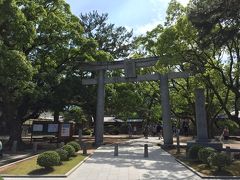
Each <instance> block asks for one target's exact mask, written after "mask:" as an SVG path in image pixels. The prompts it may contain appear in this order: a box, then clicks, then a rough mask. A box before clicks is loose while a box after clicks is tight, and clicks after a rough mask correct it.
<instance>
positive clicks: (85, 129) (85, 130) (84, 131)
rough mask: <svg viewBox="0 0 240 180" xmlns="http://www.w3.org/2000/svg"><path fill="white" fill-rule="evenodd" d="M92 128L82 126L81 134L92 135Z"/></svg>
mask: <svg viewBox="0 0 240 180" xmlns="http://www.w3.org/2000/svg"><path fill="white" fill-rule="evenodd" d="M92 133H93V130H91V129H87V128H84V129H83V132H82V134H83V135H92Z"/></svg>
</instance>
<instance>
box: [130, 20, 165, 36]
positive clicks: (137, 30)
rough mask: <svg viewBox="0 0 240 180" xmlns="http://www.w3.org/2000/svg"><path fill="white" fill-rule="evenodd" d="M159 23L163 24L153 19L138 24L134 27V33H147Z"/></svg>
mask: <svg viewBox="0 0 240 180" xmlns="http://www.w3.org/2000/svg"><path fill="white" fill-rule="evenodd" d="M159 24H161V22H160V21H153V22H151V23H148V24H144V25H141V26H137V27H135V28H134V34H136V35H141V34H145V33H146V32H147V31H151V30H152V29H154V28H155V27H157V25H159Z"/></svg>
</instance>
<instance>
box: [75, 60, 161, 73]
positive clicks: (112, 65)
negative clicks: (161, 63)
mask: <svg viewBox="0 0 240 180" xmlns="http://www.w3.org/2000/svg"><path fill="white" fill-rule="evenodd" d="M158 60H159V57H149V58H138V59H126V60H120V61H109V62H81V63H80V65H81V66H80V67H79V70H83V71H97V70H114V69H124V63H125V62H126V61H130V62H133V63H135V65H136V68H139V67H149V66H154V65H155V64H156V62H157V61H158Z"/></svg>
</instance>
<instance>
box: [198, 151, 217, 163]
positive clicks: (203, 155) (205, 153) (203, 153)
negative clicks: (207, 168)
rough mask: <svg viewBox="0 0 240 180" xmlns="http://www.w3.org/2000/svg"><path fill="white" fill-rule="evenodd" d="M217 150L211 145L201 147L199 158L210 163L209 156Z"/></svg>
mask: <svg viewBox="0 0 240 180" xmlns="http://www.w3.org/2000/svg"><path fill="white" fill-rule="evenodd" d="M215 152H216V150H215V149H213V148H211V147H205V148H201V149H200V150H199V151H198V159H199V160H200V161H202V162H203V163H205V164H208V157H209V156H210V155H211V154H213V153H215Z"/></svg>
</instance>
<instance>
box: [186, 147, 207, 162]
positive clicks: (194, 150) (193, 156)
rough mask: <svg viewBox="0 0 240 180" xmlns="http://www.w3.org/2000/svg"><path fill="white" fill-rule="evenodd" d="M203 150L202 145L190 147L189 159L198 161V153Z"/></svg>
mask: <svg viewBox="0 0 240 180" xmlns="http://www.w3.org/2000/svg"><path fill="white" fill-rule="evenodd" d="M201 148H203V147H202V146H200V145H193V146H192V147H190V149H189V150H188V158H190V159H195V160H197V159H198V151H199V150H200V149H201Z"/></svg>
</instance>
